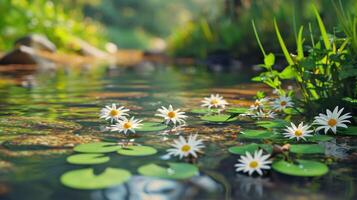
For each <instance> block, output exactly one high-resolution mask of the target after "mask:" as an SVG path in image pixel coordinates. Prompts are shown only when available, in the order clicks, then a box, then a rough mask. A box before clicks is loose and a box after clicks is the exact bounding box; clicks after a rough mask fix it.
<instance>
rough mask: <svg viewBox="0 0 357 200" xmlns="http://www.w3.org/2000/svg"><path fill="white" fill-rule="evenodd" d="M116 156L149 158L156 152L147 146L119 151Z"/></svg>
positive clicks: (130, 147) (125, 148)
mask: <svg viewBox="0 0 357 200" xmlns="http://www.w3.org/2000/svg"><path fill="white" fill-rule="evenodd" d="M117 152H118V154H121V155H126V156H149V155H153V154H156V153H157V150H156V149H154V148H153V147H149V146H129V147H123V148H121V149H119V150H118V151H117Z"/></svg>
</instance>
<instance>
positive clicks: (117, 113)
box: [109, 110, 119, 117]
mask: <svg viewBox="0 0 357 200" xmlns="http://www.w3.org/2000/svg"><path fill="white" fill-rule="evenodd" d="M109 115H110V116H112V117H115V116H118V115H119V111H118V110H111V111H110V113H109Z"/></svg>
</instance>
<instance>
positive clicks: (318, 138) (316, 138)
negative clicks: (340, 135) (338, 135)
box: [307, 135, 333, 142]
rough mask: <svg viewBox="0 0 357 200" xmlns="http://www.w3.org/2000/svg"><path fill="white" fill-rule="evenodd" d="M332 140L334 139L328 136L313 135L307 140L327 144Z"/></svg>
mask: <svg viewBox="0 0 357 200" xmlns="http://www.w3.org/2000/svg"><path fill="white" fill-rule="evenodd" d="M332 139H333V137H331V136H328V135H313V136H311V137H307V140H308V141H311V142H327V141H330V140H332Z"/></svg>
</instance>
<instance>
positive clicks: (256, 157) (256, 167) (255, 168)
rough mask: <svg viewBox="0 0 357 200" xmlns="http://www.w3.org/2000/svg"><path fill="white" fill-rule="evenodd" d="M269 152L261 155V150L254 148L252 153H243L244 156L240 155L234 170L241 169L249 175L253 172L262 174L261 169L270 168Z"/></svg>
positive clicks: (238, 170)
mask: <svg viewBox="0 0 357 200" xmlns="http://www.w3.org/2000/svg"><path fill="white" fill-rule="evenodd" d="M269 158H270V154H265V155H263V150H261V149H260V150H256V151H255V152H254V154H253V155H252V154H251V153H249V152H246V153H245V156H241V157H240V159H239V160H238V164H235V165H234V166H235V167H237V169H236V171H237V172H240V171H243V172H244V173H248V174H249V176H251V175H252V174H253V173H254V172H257V173H258V174H259V175H263V170H268V169H270V166H269V165H270V164H271V163H272V161H271V160H269Z"/></svg>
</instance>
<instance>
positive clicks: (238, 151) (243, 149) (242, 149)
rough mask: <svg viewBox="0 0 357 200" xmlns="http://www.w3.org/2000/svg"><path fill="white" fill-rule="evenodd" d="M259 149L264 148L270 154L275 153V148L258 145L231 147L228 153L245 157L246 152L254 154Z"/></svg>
mask: <svg viewBox="0 0 357 200" xmlns="http://www.w3.org/2000/svg"><path fill="white" fill-rule="evenodd" d="M259 148H262V149H264V150H265V151H267V152H269V153H271V152H272V151H273V147H272V146H271V145H267V144H256V143H250V144H246V145H241V146H235V147H230V148H229V149H228V151H229V152H230V153H232V154H238V155H245V153H246V152H249V153H254V151H256V150H258V149H259Z"/></svg>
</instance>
